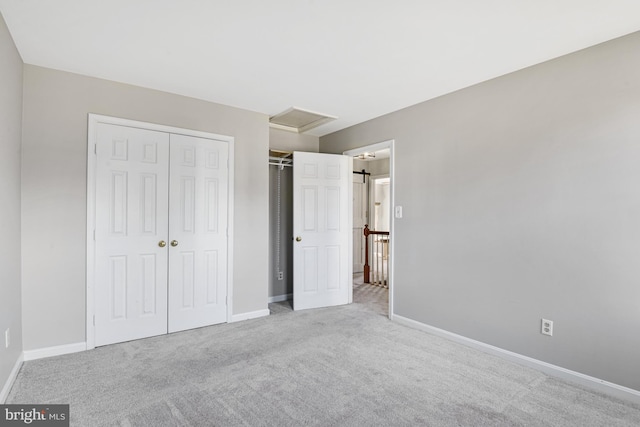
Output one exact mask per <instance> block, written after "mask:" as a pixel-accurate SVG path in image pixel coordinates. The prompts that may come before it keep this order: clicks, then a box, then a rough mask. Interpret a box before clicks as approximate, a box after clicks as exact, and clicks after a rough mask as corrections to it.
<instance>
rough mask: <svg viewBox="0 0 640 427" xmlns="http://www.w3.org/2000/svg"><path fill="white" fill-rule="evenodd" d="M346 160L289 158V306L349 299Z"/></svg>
mask: <svg viewBox="0 0 640 427" xmlns="http://www.w3.org/2000/svg"><path fill="white" fill-rule="evenodd" d="M352 174H353V165H352V160H351V158H350V157H347V156H342V155H335V154H319V153H305V152H295V153H294V154H293V194H294V196H293V235H294V242H293V245H294V249H293V308H294V310H301V309H307V308H317V307H328V306H333V305H342V304H349V303H350V302H351V299H352V280H351V271H352V260H351V257H352V252H351V247H350V246H351V244H350V243H351V233H352V225H351V222H352V218H351V194H350V193H351V189H352Z"/></svg>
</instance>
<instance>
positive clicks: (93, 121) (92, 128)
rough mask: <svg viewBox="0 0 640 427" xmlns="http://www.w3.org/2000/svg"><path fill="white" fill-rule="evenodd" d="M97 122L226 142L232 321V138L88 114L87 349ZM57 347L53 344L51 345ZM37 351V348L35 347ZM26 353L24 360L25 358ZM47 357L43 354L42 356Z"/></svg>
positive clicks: (91, 329) (90, 342)
mask: <svg viewBox="0 0 640 427" xmlns="http://www.w3.org/2000/svg"><path fill="white" fill-rule="evenodd" d="M99 123H105V124H111V125H118V126H127V127H133V128H138V129H147V130H154V131H158V132H165V133H171V134H175V135H185V136H194V137H198V138H206V139H214V140H217V141H222V142H226V143H227V144H228V145H229V157H228V158H229V165H228V173H229V177H228V193H227V194H228V203H227V209H228V210H227V214H228V219H227V322H231V321H233V320H232V319H233V236H234V232H233V224H234V222H233V215H234V188H235V187H234V177H235V168H234V167H235V160H234V159H235V156H234V153H235V138H234V137H232V136H227V135H219V134H215V133H211V132H203V131H198V130H192V129H184V128H179V127H174V126H165V125H159V124H155V123H147V122H140V121H137V120H129V119H123V118H119V117H110V116H103V115H100V114H93V113H89V115H88V125H87V129H88V132H87V230H86V233H87V236H86V243H87V247H86V251H87V270H86V273H85V274H86V277H85V280H86V306H87V307H86V313H87V318H86V324H85V325H86V326H85V335H86V340H87V341H86V348H85V349H86V350H91V349H93V348H95V325H94V315H95V293H94V287H95V284H94V271H95V240H94V239H93V233H94V230H95V199H96V194H95V175H96V155H95V148H94V147H95V144H96V142H97V134H96V132H97V125H98V124H99ZM52 348H56V347H52ZM37 351H39V350H37ZM26 353H27V352H25V360H31V359H26V357H27V356H26ZM43 357H46V356H43Z"/></svg>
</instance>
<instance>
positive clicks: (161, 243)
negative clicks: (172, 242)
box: [158, 240, 167, 248]
mask: <svg viewBox="0 0 640 427" xmlns="http://www.w3.org/2000/svg"><path fill="white" fill-rule="evenodd" d="M158 246H160V247H161V248H164V247H165V246H167V242H165V241H164V240H160V241H159V242H158Z"/></svg>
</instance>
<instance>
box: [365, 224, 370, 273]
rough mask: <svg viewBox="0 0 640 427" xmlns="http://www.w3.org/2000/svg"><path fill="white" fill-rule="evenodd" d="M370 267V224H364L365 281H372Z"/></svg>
mask: <svg viewBox="0 0 640 427" xmlns="http://www.w3.org/2000/svg"><path fill="white" fill-rule="evenodd" d="M370 273H371V271H370V269H369V224H365V225H364V283H371V277H370Z"/></svg>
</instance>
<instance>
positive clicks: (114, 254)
mask: <svg viewBox="0 0 640 427" xmlns="http://www.w3.org/2000/svg"><path fill="white" fill-rule="evenodd" d="M168 156H169V135H168V134H166V133H162V132H155V131H149V130H142V129H135V128H131V127H125V126H116V125H107V124H98V127H97V143H96V159H97V168H96V171H97V172H96V189H95V191H96V208H95V211H96V229H95V241H96V242H95V251H96V254H95V259H96V266H95V301H96V304H95V344H96V345H97V346H99V345H105V344H111V343H115V342H122V341H129V340H133V339H137V338H144V337H149V336H153V335H159V334H164V333H166V332H167V251H168V244H167V246H163V244H162V243H161V242H166V241H167V238H168V235H167V232H168V217H167V209H168V182H169V177H168V169H167V164H168Z"/></svg>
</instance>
